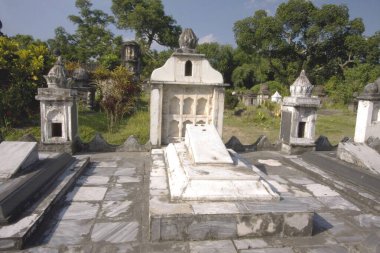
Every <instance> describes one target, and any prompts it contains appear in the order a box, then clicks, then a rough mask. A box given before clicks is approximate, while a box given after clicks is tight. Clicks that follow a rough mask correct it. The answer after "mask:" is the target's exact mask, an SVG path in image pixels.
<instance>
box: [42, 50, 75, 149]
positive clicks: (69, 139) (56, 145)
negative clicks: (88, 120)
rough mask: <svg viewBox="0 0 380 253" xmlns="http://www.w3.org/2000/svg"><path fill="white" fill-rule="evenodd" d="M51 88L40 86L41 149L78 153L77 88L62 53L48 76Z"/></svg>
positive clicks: (47, 79) (46, 77)
mask: <svg viewBox="0 0 380 253" xmlns="http://www.w3.org/2000/svg"><path fill="white" fill-rule="evenodd" d="M45 79H46V81H47V84H48V88H39V89H38V95H37V96H36V99H37V100H39V101H40V111H41V149H43V150H46V151H55V152H57V151H61V152H68V153H74V152H75V139H76V137H77V135H78V111H77V102H76V97H77V91H76V90H74V89H71V87H70V84H69V80H68V79H67V77H66V70H65V68H64V65H63V62H62V59H61V56H59V57H58V60H57V62H56V63H55V65H54V66H53V68H52V69H51V70H50V71H49V73H48V75H47V76H45Z"/></svg>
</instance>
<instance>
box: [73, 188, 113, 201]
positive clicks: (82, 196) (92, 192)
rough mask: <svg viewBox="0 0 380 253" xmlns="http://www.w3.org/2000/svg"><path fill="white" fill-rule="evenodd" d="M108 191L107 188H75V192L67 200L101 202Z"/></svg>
mask: <svg viewBox="0 0 380 253" xmlns="http://www.w3.org/2000/svg"><path fill="white" fill-rule="evenodd" d="M106 191H107V187H92V186H84V187H75V188H74V189H73V191H72V192H71V193H70V194H69V195H68V196H67V197H66V200H67V201H69V200H71V199H72V200H73V201H101V200H103V198H104V196H105V194H106Z"/></svg>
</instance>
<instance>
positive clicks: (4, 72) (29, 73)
mask: <svg viewBox="0 0 380 253" xmlns="http://www.w3.org/2000/svg"><path fill="white" fill-rule="evenodd" d="M51 64H52V57H51V55H50V53H49V49H48V48H47V46H46V44H45V43H42V42H41V41H34V39H33V38H32V37H30V36H16V37H15V38H8V37H0V75H1V78H0V79H1V82H2V86H1V87H0V99H1V100H0V117H1V121H0V125H1V126H2V127H4V126H5V127H6V126H10V125H17V124H19V123H22V122H23V121H25V120H28V119H29V118H30V116H32V115H33V114H34V113H35V112H36V111H37V110H38V102H37V101H36V100H35V98H34V96H35V94H36V93H37V88H38V87H42V86H43V85H45V80H44V78H43V75H44V74H46V73H47V72H48V70H49V68H50V66H51Z"/></svg>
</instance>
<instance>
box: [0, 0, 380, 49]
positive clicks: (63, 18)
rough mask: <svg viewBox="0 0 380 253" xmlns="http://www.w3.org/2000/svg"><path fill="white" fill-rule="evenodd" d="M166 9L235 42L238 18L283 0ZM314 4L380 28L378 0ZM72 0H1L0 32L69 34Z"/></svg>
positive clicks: (211, 0) (100, 4)
mask: <svg viewBox="0 0 380 253" xmlns="http://www.w3.org/2000/svg"><path fill="white" fill-rule="evenodd" d="M92 2H93V5H94V7H95V8H98V9H102V10H104V11H106V12H108V13H110V12H111V11H110V6H111V0H93V1H92ZM162 2H163V4H164V7H165V12H166V13H167V14H169V15H171V16H172V17H173V18H174V19H175V20H176V21H177V23H178V24H179V25H181V26H182V27H183V28H188V27H190V28H193V30H194V32H195V34H196V35H197V36H198V37H199V38H200V42H210V41H217V42H219V43H222V44H231V45H235V38H234V34H233V31H232V28H233V25H234V23H235V22H236V21H237V20H240V19H243V18H245V17H248V16H250V15H252V14H253V13H254V12H255V11H256V10H259V9H265V10H267V11H268V12H269V13H270V14H274V13H275V11H276V8H277V6H278V5H279V4H280V3H282V2H285V1H284V0H162ZM313 2H314V3H315V5H317V6H321V5H322V4H327V3H333V4H345V5H347V6H348V7H349V10H350V18H351V19H352V18H355V17H361V18H363V20H364V23H365V27H366V31H365V34H366V35H373V34H374V33H375V32H376V31H379V30H380V15H379V13H380V0H313ZM74 4H75V0H0V20H1V21H2V23H3V29H2V32H3V33H5V34H7V35H9V36H12V35H16V34H29V35H32V36H33V37H34V38H39V39H42V40H46V39H48V38H53V37H54V29H55V28H56V27H58V26H63V27H64V28H65V29H66V30H67V31H68V32H70V33H72V32H74V30H75V27H74V26H73V25H72V24H71V23H70V21H69V20H68V18H67V16H68V15H71V14H77V13H78V11H77V9H76V8H75V5H74ZM112 30H113V32H114V33H115V34H118V35H122V36H123V37H124V38H125V39H126V40H128V39H133V34H131V33H130V32H125V31H120V30H117V29H116V28H115V27H113V28H112Z"/></svg>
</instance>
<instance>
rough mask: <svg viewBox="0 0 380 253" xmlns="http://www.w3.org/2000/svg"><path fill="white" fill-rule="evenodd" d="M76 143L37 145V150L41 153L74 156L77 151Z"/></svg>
mask: <svg viewBox="0 0 380 253" xmlns="http://www.w3.org/2000/svg"><path fill="white" fill-rule="evenodd" d="M77 149H78V148H77V143H76V142H64V143H39V146H38V150H39V151H42V152H58V153H61V152H65V153H68V154H71V155H72V154H75V153H76V152H77V151H78V150H77Z"/></svg>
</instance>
